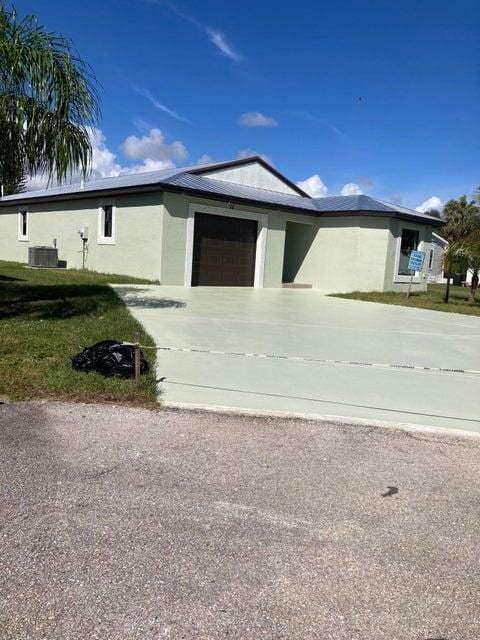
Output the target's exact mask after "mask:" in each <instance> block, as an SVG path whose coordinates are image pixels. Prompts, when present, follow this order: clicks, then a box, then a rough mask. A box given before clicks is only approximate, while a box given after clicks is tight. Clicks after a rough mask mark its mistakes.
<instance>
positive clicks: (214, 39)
mask: <svg viewBox="0 0 480 640" xmlns="http://www.w3.org/2000/svg"><path fill="white" fill-rule="evenodd" d="M205 32H206V33H207V34H208V37H209V39H210V42H211V43H212V44H214V45H215V46H216V47H217V49H218V50H219V51H220V53H221V54H222V55H224V56H225V57H226V58H230V60H234V61H235V62H240V61H241V60H243V56H242V55H240V53H238V51H235V49H234V48H233V47H232V45H230V44H229V43H228V42H227V39H226V37H225V36H224V34H223V33H221V32H220V31H217V30H216V29H212V28H211V27H205Z"/></svg>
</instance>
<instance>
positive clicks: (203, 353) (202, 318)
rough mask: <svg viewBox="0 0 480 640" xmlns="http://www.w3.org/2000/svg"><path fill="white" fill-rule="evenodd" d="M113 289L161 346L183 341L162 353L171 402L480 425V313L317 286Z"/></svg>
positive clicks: (167, 401)
mask: <svg viewBox="0 0 480 640" xmlns="http://www.w3.org/2000/svg"><path fill="white" fill-rule="evenodd" d="M115 289H116V291H117V292H118V293H119V294H120V295H121V296H122V298H123V299H124V301H125V302H126V304H127V305H128V306H129V308H130V309H131V311H132V313H133V314H134V315H135V316H136V317H137V318H138V319H139V320H140V321H141V322H142V323H143V325H144V326H145V327H146V329H147V330H148V332H149V333H150V334H151V335H152V336H153V337H154V339H155V341H156V343H157V345H158V346H159V347H165V348H167V349H183V350H170V351H169V350H159V351H158V376H159V379H164V380H163V382H162V383H161V387H160V388H161V391H162V393H163V396H162V397H163V401H164V402H165V404H166V405H167V406H168V405H176V406H196V407H205V406H208V407H228V408H241V409H247V410H252V411H268V412H272V411H275V412H277V411H279V412H287V413H295V414H309V415H326V416H340V417H345V418H352V419H355V420H358V419H364V420H368V421H372V420H379V421H388V422H394V423H410V424H418V425H423V426H432V427H440V428H453V429H459V430H473V431H480V412H479V404H478V398H479V394H480V347H479V345H480V319H478V318H475V317H471V316H462V315H458V314H447V313H440V312H435V311H424V310H418V309H407V308H404V307H395V306H388V305H381V304H373V303H369V302H359V301H355V300H342V299H338V298H329V297H327V296H324V295H322V294H321V293H320V292H318V291H313V290H289V289H263V290H262V289H241V288H239V289H235V288H207V287H205V288H200V287H198V288H191V289H188V288H183V287H162V286H145V285H138V286H115ZM214 352H217V353H214ZM219 352H221V353H219ZM248 354H250V355H248ZM251 354H256V355H251ZM262 356H273V357H262ZM334 361H337V362H334ZM338 361H340V362H338ZM351 362H356V363H370V364H368V365H367V364H348V363H351ZM391 365H394V366H393V367H392V366H391ZM398 366H402V367H419V368H420V369H415V368H403V369H402V368H398ZM423 367H430V368H433V370H425V369H423ZM438 368H440V369H460V370H470V371H474V372H473V373H471V372H467V373H459V372H451V371H438V370H435V369H438ZM475 371H476V372H477V373H475Z"/></svg>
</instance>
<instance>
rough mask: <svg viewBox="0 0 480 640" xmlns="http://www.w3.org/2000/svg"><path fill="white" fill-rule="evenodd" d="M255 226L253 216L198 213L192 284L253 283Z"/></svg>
mask: <svg viewBox="0 0 480 640" xmlns="http://www.w3.org/2000/svg"><path fill="white" fill-rule="evenodd" d="M257 226H258V224H257V222H256V221H255V220H247V219H243V218H230V217H226V216H217V215H211V214H205V213H197V214H196V215H195V228H194V242H193V265H192V285H193V286H196V285H205V286H236V287H241V286H243V287H251V286H253V284H254V274H255V254H256V241H257Z"/></svg>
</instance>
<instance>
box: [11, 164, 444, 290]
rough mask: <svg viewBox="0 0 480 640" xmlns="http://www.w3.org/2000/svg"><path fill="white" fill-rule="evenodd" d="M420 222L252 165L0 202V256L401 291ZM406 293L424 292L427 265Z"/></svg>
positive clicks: (183, 277) (386, 206)
mask: <svg viewBox="0 0 480 640" xmlns="http://www.w3.org/2000/svg"><path fill="white" fill-rule="evenodd" d="M441 224H442V222H441V221H439V220H438V219H436V218H433V217H431V216H429V215H426V214H422V213H419V212H418V211H412V210H411V209H407V208H405V207H401V206H399V205H396V204H391V203H388V202H384V201H381V200H376V199H373V198H371V197H369V196H366V195H358V196H333V197H325V198H312V197H310V196H309V195H308V194H306V193H305V192H304V191H302V189H300V188H299V187H298V186H297V185H296V184H295V183H293V182H292V181H291V180H289V179H288V178H287V177H285V176H284V175H282V174H281V173H279V172H278V171H277V170H276V169H274V168H273V167H272V166H270V165H269V164H268V163H266V162H265V161H264V160H262V159H261V158H259V157H257V156H253V157H249V158H245V159H242V160H233V161H231V162H223V163H216V164H210V165H204V166H196V167H188V168H174V169H166V170H164V171H154V172H150V173H140V174H131V175H122V176H118V177H114V178H104V179H100V180H91V181H86V182H85V183H82V184H71V185H66V186H61V187H55V188H50V189H48V190H40V191H30V192H25V193H21V194H17V195H13V196H6V197H3V198H1V199H0V258H2V259H4V260H15V261H19V262H27V259H28V247H30V246H37V245H40V246H41V245H47V246H53V245H55V246H56V247H57V248H58V253H59V259H61V260H62V261H64V262H65V263H66V266H67V268H72V267H75V268H80V267H81V266H82V247H83V244H84V242H83V240H82V237H81V236H83V238H84V240H85V249H86V253H85V255H84V256H83V257H84V259H85V266H86V268H88V269H92V270H97V271H101V272H107V273H108V272H110V273H120V274H122V273H123V274H128V275H131V276H138V277H145V278H150V279H154V280H159V281H160V282H161V283H162V284H165V285H184V286H187V287H188V286H195V285H210V286H253V287H281V286H282V285H283V284H286V283H289V284H292V283H293V285H307V286H312V287H313V288H317V289H321V290H323V291H330V292H334V291H336V292H347V291H352V290H363V291H402V290H405V289H406V287H407V286H408V282H409V280H410V272H409V270H408V258H409V254H410V251H411V250H412V249H420V250H424V251H426V252H427V255H428V254H429V252H430V246H431V240H432V230H433V229H434V228H435V227H437V226H439V225H441ZM426 262H427V264H426V265H425V267H424V269H423V271H422V272H421V273H415V275H414V278H413V289H414V290H424V289H425V288H426V286H427V273H428V260H427V261H426Z"/></svg>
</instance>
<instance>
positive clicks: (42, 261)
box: [28, 247, 58, 269]
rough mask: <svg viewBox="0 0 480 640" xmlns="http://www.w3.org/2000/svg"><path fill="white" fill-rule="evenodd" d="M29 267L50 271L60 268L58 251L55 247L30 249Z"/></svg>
mask: <svg viewBox="0 0 480 640" xmlns="http://www.w3.org/2000/svg"><path fill="white" fill-rule="evenodd" d="M28 266H29V267H43V268H50V269H52V268H56V267H58V250H57V249H55V248H54V247H30V248H29V249H28Z"/></svg>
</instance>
